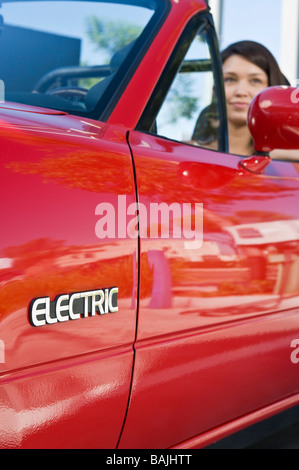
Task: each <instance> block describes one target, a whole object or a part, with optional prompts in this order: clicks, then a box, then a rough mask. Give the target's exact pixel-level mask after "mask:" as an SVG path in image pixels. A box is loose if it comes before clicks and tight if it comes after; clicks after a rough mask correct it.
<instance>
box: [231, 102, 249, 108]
mask: <svg viewBox="0 0 299 470" xmlns="http://www.w3.org/2000/svg"><path fill="white" fill-rule="evenodd" d="M231 105H232V106H233V107H234V108H236V109H246V108H248V106H249V103H244V102H242V101H236V102H234V103H231Z"/></svg>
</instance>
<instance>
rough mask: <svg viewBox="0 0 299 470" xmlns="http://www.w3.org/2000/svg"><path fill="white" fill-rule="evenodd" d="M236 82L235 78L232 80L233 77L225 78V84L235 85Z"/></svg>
mask: <svg viewBox="0 0 299 470" xmlns="http://www.w3.org/2000/svg"><path fill="white" fill-rule="evenodd" d="M235 81H236V80H235V78H232V77H225V78H224V82H225V83H233V82H235Z"/></svg>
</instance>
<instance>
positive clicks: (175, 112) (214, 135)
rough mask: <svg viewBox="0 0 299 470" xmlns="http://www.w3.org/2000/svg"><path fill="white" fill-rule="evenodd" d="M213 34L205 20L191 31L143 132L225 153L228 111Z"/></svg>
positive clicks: (144, 122) (176, 54) (147, 115)
mask: <svg viewBox="0 0 299 470" xmlns="http://www.w3.org/2000/svg"><path fill="white" fill-rule="evenodd" d="M210 33H211V31H210V29H209V26H208V25H207V24H205V22H204V21H203V20H202V19H200V20H199V22H198V23H197V25H196V27H195V26H194V25H192V27H190V31H189V34H188V31H187V33H186V35H185V39H184V40H182V41H181V44H180V45H178V47H177V49H176V51H175V52H174V54H173V57H172V59H171V61H170V65H169V66H168V73H167V74H165V77H164V78H162V80H161V81H160V83H159V88H158V90H156V97H155V96H154V98H153V99H152V103H151V105H150V106H149V107H148V109H147V110H146V111H145V115H144V116H143V118H142V119H141V121H140V124H139V126H138V128H139V129H140V130H150V132H153V133H155V134H157V135H159V136H162V137H166V138H168V139H172V140H176V141H180V142H185V143H187V144H191V145H196V146H202V147H207V148H211V149H215V150H221V149H223V137H222V132H223V130H224V119H223V118H224V116H225V111H224V110H223V107H222V108H221V104H222V103H221V99H219V97H220V98H221V96H222V94H221V90H220V86H221V83H222V82H221V80H220V76H219V72H217V70H216V69H215V66H216V65H217V63H218V61H217V59H216V58H215V59H214V56H213V50H212V41H211V39H212V37H211V34H210ZM187 38H188V39H189V41H190V42H189V43H188V39H187ZM176 64H177V65H178V67H177V69H176V70H175V73H173V69H174V68H175V66H176ZM172 75H173V76H172ZM169 77H171V81H170V80H169ZM163 80H164V81H163ZM168 84H169V86H168ZM167 86H168V88H167ZM161 97H163V99H161ZM159 99H160V102H158V101H159ZM155 100H156V103H155ZM149 126H150V127H149ZM146 127H148V129H146Z"/></svg>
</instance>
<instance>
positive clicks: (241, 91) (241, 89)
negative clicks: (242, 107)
mask: <svg viewBox="0 0 299 470" xmlns="http://www.w3.org/2000/svg"><path fill="white" fill-rule="evenodd" d="M235 94H236V95H238V96H246V95H248V94H249V88H248V85H247V83H245V82H243V81H239V82H238V83H237V85H236V88H235Z"/></svg>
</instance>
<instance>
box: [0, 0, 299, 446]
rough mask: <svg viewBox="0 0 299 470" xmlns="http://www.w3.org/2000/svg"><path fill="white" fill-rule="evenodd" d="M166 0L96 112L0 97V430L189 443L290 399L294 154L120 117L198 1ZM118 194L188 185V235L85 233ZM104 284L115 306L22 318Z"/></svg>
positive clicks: (296, 325)
mask: <svg viewBox="0 0 299 470" xmlns="http://www.w3.org/2000/svg"><path fill="white" fill-rule="evenodd" d="M171 5H172V8H171V10H170V11H169V12H168V16H167V18H166V19H165V22H164V23H163V25H162V26H161V29H160V30H159V32H158V34H157V35H156V37H155V38H154V39H153V41H152V44H151V46H150V48H149V50H148V52H147V53H146V55H145V57H144V59H143V60H142V62H141V63H140V65H139V67H138V69H137V70H136V72H135V74H134V76H133V78H132V80H131V82H130V83H129V85H128V86H127V88H126V90H125V91H124V92H123V94H122V96H121V97H120V99H119V101H118V103H117V104H116V106H115V108H114V110H113V112H112V113H111V115H110V117H109V119H108V120H107V122H99V121H96V120H92V119H85V118H84V119H83V118H80V117H78V116H70V115H68V114H66V113H64V112H61V111H55V110H48V109H41V108H40V109H38V108H35V107H30V106H26V105H18V104H14V103H13V104H11V105H9V104H7V103H4V104H2V105H1V106H0V139H1V149H2V152H1V159H0V165H1V178H2V182H1V188H2V189H1V195H2V200H3V201H5V204H3V207H2V208H1V211H2V213H1V215H2V221H3V225H2V227H3V229H2V233H1V246H0V249H1V258H2V259H1V261H2V263H3V268H2V269H1V271H0V276H1V277H0V299H1V302H0V305H1V312H0V313H1V314H0V331H1V335H0V339H1V341H3V344H4V345H5V350H4V354H5V362H3V363H0V423H1V425H0V447H2V448H13V447H14V448H116V447H118V448H120V449H122V448H162V449H164V448H185V449H188V448H189V449H190V448H201V447H204V446H206V445H208V444H210V443H211V442H214V441H215V440H218V439H220V438H222V437H225V436H227V435H228V434H231V433H233V432H235V431H238V430H240V429H243V428H245V427H246V426H248V425H250V424H253V423H255V422H258V421H260V420H262V419H264V418H266V417H269V416H272V415H273V414H276V413H278V412H279V411H283V410H285V409H287V408H289V407H291V406H294V405H296V404H298V403H299V381H298V367H299V366H298V365H296V364H294V363H292V362H291V360H290V354H291V349H290V344H291V341H292V340H293V339H294V338H296V337H298V330H299V317H298V313H299V274H298V273H299V269H298V268H299V245H298V238H299V237H298V233H299V205H298V200H299V164H298V163H290V162H282V161H271V162H269V161H267V165H259V166H258V168H254V167H253V166H251V167H250V168H249V169H247V168H246V165H245V166H244V160H243V159H241V157H239V156H234V155H230V156H228V155H226V154H222V153H218V152H214V151H211V150H207V149H203V148H198V147H193V146H191V145H188V144H183V143H180V142H175V141H171V140H166V139H163V138H161V137H158V136H154V135H150V134H149V133H146V132H141V131H137V130H135V128H136V126H137V123H138V121H139V119H140V116H141V115H142V113H143V111H144V109H145V107H146V104H147V103H148V100H149V98H150V96H151V93H152V91H153V90H154V88H155V86H156V83H157V80H158V79H159V77H160V76H161V74H162V72H163V70H164V67H165V65H166V63H167V61H168V59H169V57H170V55H171V53H172V52H173V50H174V47H175V46H176V44H177V41H178V39H179V37H180V35H181V33H182V32H183V30H184V29H185V27H186V25H187V24H188V22H189V20H190V19H191V18H192V17H193V16H194V15H196V14H197V13H198V12H200V11H203V10H204V9H205V8H206V6H205V3H204V2H203V1H201V0H198V1H195V2H194V1H191V0H190V1H189V0H184V1H182V2H176V1H173V2H172V4H171ZM170 32H171V34H170ZM153 63H154V64H155V67H153ZM261 98H263V95H261ZM285 104H286V103H285V102H284V103H283V105H281V104H278V108H279V109H280V110H281V113H282V114H281V115H283V116H285V114H284V111H283V106H285ZM296 119H297V118H296ZM296 123H298V119H297V120H296ZM293 126H295V124H293ZM261 139H262V136H261ZM279 142H281V140H280V141H279ZM242 162H243V164H242ZM249 166H250V165H249ZM118 195H125V196H126V208H124V209H125V210H127V208H128V206H129V205H130V204H131V203H133V202H135V201H136V200H138V202H140V203H142V204H144V206H145V207H146V208H149V204H150V203H151V202H152V201H155V202H157V203H161V202H166V203H167V204H172V203H174V202H178V201H179V202H180V203H181V204H183V203H184V202H186V203H202V204H203V207H204V212H203V227H204V229H203V230H204V231H203V242H202V245H201V247H200V250H189V249H186V240H174V239H162V238H156V239H152V238H151V239H148V238H142V237H141V238H139V239H137V238H129V237H127V238H118V239H116V240H106V239H105V240H99V238H98V237H96V234H95V224H96V220H97V218H96V216H95V209H96V207H97V205H98V204H99V203H101V202H102V201H105V202H111V203H112V204H113V205H114V207H117V197H118ZM116 216H117V217H118V216H119V214H118V213H117V214H116ZM5 263H6V264H5ZM111 286H118V288H119V294H118V312H115V313H107V314H106V315H97V316H95V317H87V318H81V319H79V320H74V321H66V322H64V323H60V324H59V325H58V324H57V323H54V324H52V325H45V326H44V327H40V328H33V327H32V326H31V325H30V323H29V320H28V308H29V304H30V302H31V301H32V300H33V299H34V298H39V297H46V296H49V297H50V298H51V300H54V299H55V297H57V296H59V295H61V294H64V293H65V294H70V293H73V292H86V291H90V290H94V289H102V288H106V287H111ZM1 344H2V343H1Z"/></svg>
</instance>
